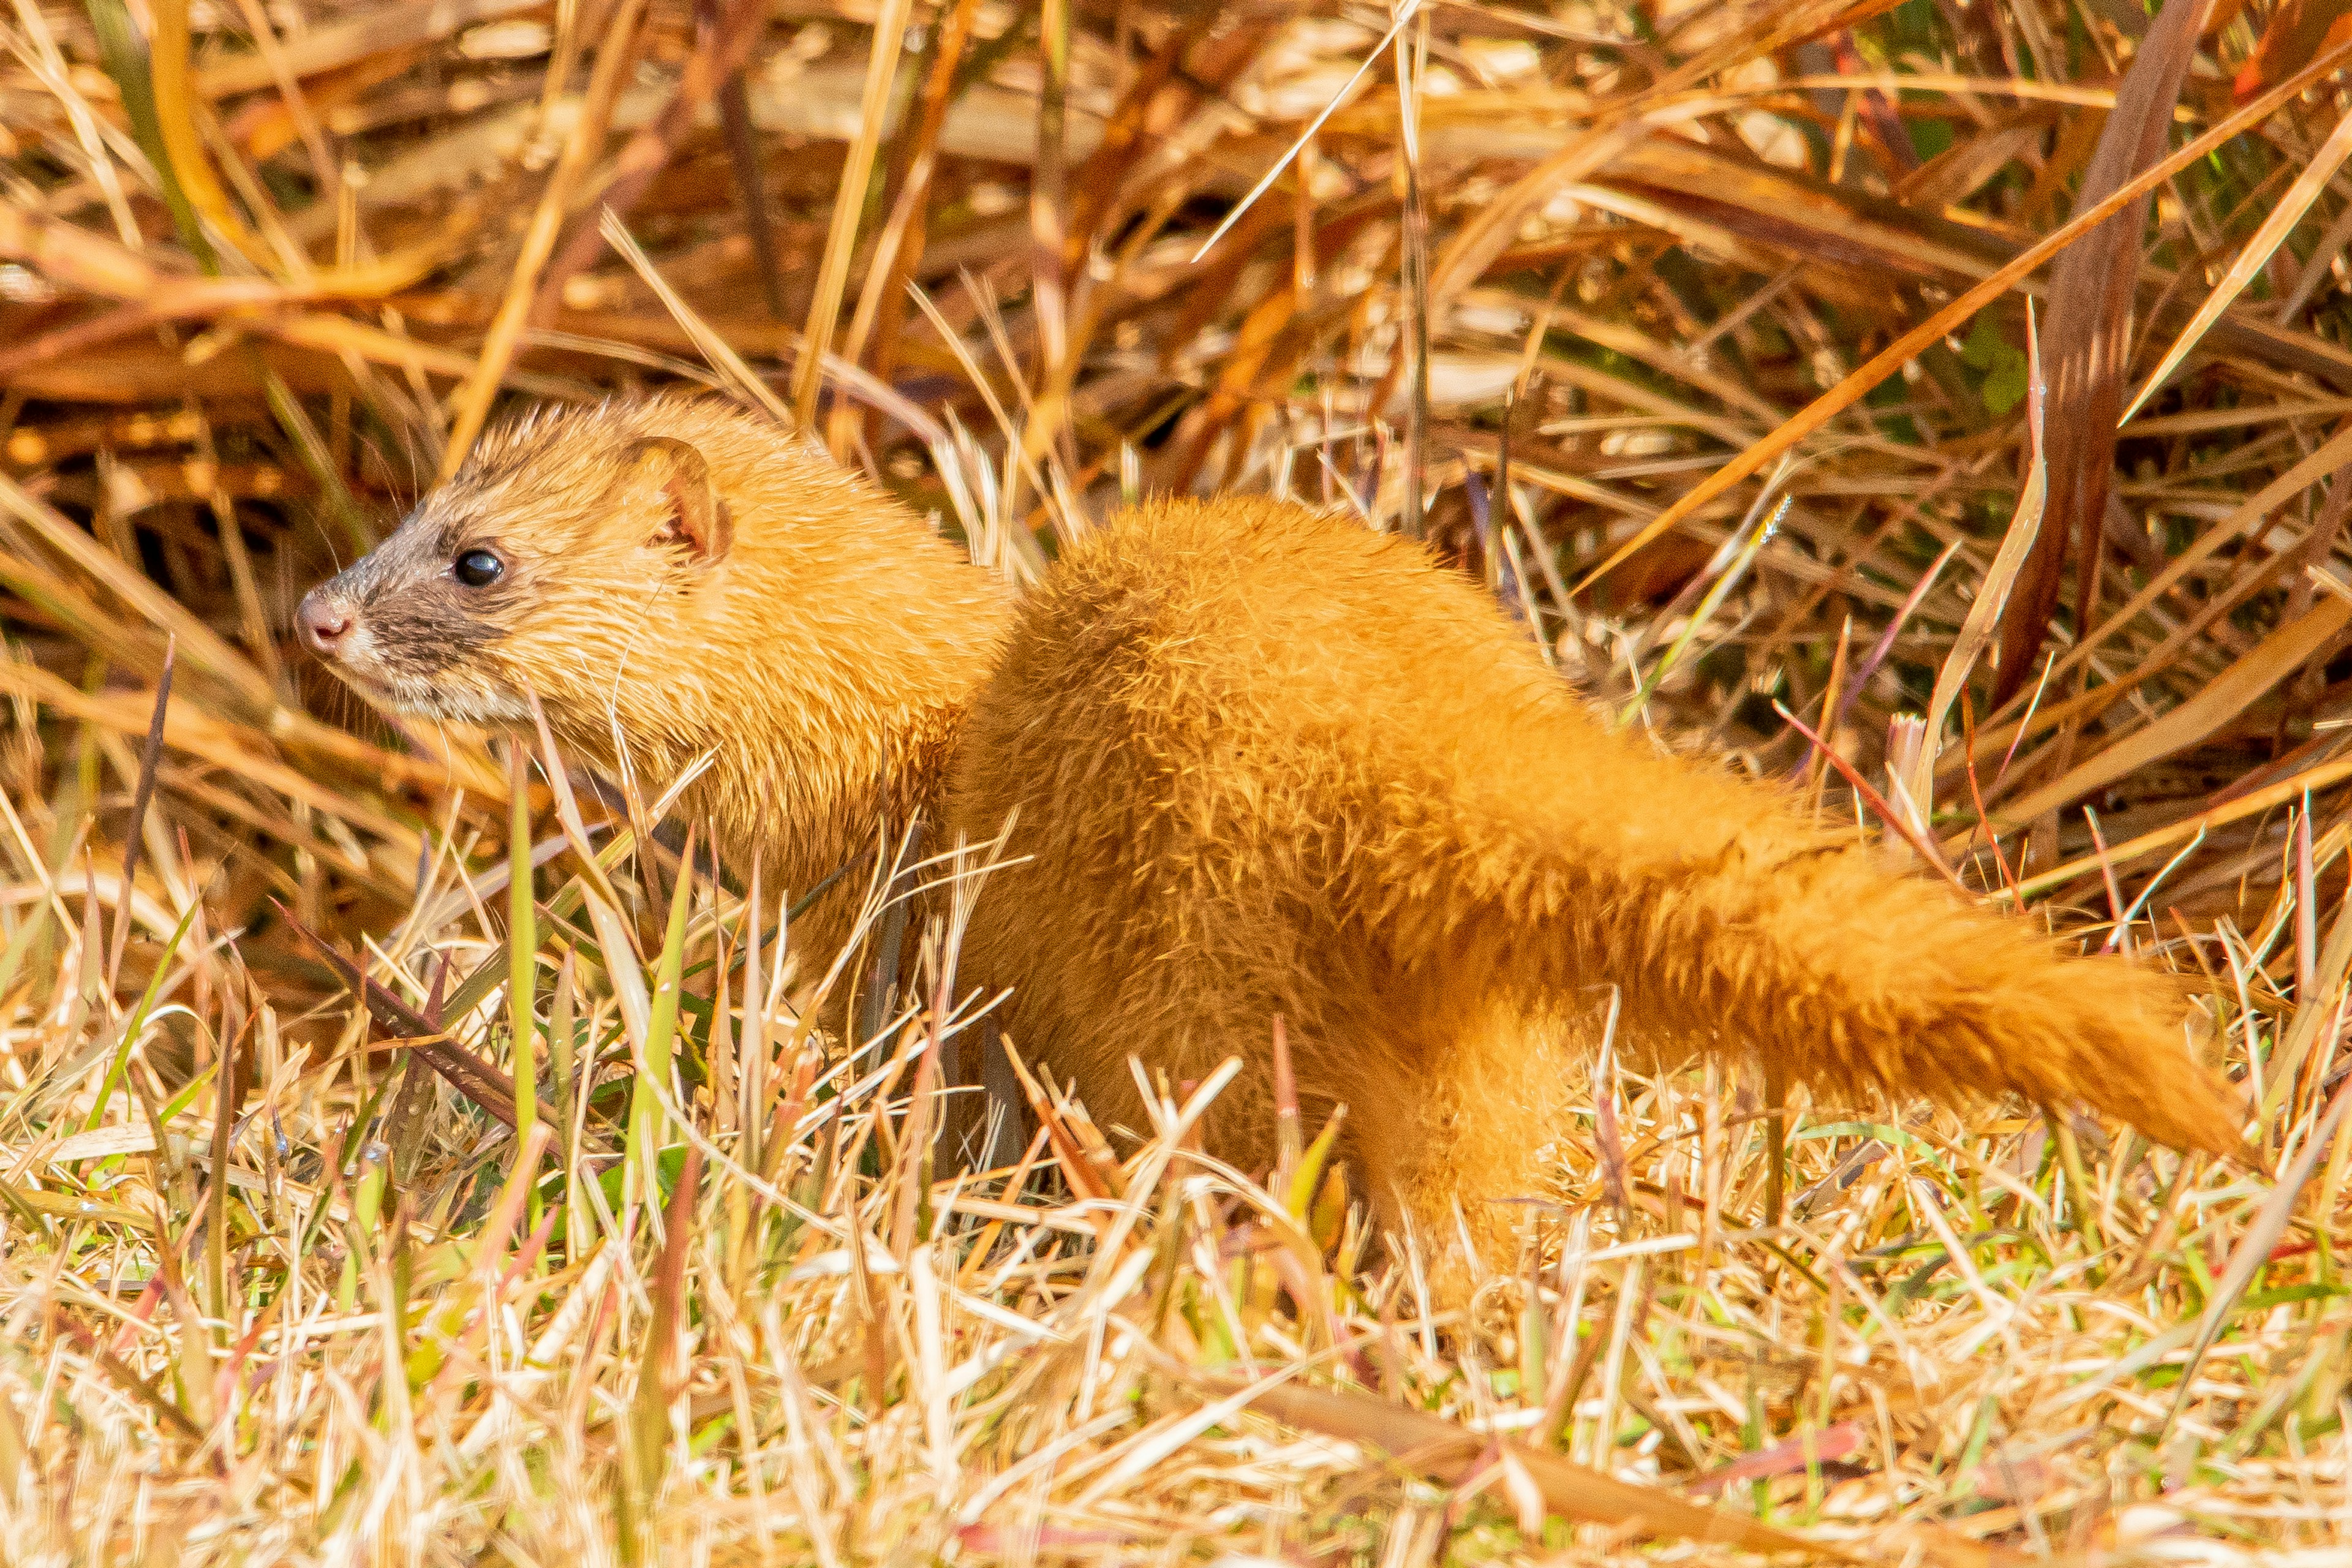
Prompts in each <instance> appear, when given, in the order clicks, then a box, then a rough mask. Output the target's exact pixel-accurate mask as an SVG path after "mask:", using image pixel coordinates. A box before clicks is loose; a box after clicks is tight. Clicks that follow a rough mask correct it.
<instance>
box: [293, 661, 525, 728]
mask: <svg viewBox="0 0 2352 1568" xmlns="http://www.w3.org/2000/svg"><path fill="white" fill-rule="evenodd" d="M328 668H331V669H332V670H333V671H334V672H335V675H336V677H337V678H338V679H341V681H342V682H343V684H344V685H346V686H349V687H350V688H351V689H352V690H354V691H356V692H358V693H359V694H360V695H361V696H362V697H364V698H367V699H368V700H370V701H373V702H375V703H377V704H379V705H381V706H383V707H385V708H389V709H391V710H393V711H394V712H395V713H398V714H401V715H402V716H404V717H405V718H411V719H437V720H440V721H443V722H444V723H451V724H529V723H530V721H531V717H530V704H528V703H526V702H524V701H523V700H521V699H520V698H519V697H517V696H516V695H515V694H514V693H512V692H510V691H508V690H506V689H503V688H500V687H498V686H493V685H492V684H490V683H489V682H488V681H486V680H478V679H477V680H467V679H450V678H449V677H448V676H446V674H445V675H443V676H441V677H439V678H437V679H430V680H427V679H418V678H417V677H415V676H404V675H394V674H391V673H389V672H380V671H373V670H364V669H355V668H352V667H351V666H349V665H346V664H340V663H339V664H332V665H330V666H329V667H328Z"/></svg>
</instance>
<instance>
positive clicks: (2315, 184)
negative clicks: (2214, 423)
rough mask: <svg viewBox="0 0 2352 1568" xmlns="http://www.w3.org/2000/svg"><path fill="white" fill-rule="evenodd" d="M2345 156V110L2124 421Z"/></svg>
mask: <svg viewBox="0 0 2352 1568" xmlns="http://www.w3.org/2000/svg"><path fill="white" fill-rule="evenodd" d="M2347 157H2352V113H2347V114H2346V115H2345V116H2344V117H2343V118H2342V119H2340V120H2338V121H2336V129H2335V130H2333V131H2331V132H2328V133H2327V140H2326V142H2323V143H2322V144H2321V146H2320V148H2319V151H2318V152H2316V153H2313V154H2312V155H2311V162H2310V163H2306V164H2305V165H2304V168H2303V172H2302V173H2301V174H2297V175H2296V176H2295V179H2294V184H2292V185H2290V186H2288V187H2287V192H2286V195H2283V196H2281V197H2280V198H2279V202H2278V205H2276V206H2274V207H2273V208H2272V209H2271V211H2270V216H2267V217H2265V218H2263V223H2262V226H2261V227H2260V228H2257V229H2256V230H2254V232H2253V234H2252V237H2250V238H2248V239H2247V241H2246V243H2245V246H2244V247H2243V248H2242V249H2241V250H2240V251H2239V252H2238V258H2237V259H2236V260H2235V261H2232V262H2231V264H2230V270H2229V271H2228V272H2226V273H2224V274H2223V275H2222V278H2221V282H2219V283H2217V284H2215V285H2214V286H2213V291H2212V292H2211V293H2210V294H2208V295H2206V296H2205V302H2204V303H2203V304H2201V305H2200V306H2198V307H2197V314H2196V315H2195V316H2193V317H2191V318H2190V319H2189V324H2188V325H2187V326H2186V327H2183V328H2182V329H2181V330H2180V335H2179V337H2177V338H2175V339H2173V340H2172V346H2171V347H2170V348H2168V349H2167V350H2166V351H2165V353H2164V358H2163V359H2162V360H2161V361H2160V362H2158V364H2157V367H2156V368H2155V369H2154V370H2152V371H2150V372H2148V374H2147V380H2146V381H2144V382H2142V383H2140V388H2139V392H2138V394H2137V395H2136V396H2134V397H2133V398H2132V400H2131V406H2129V407H2128V408H2126V409H2125V410H2124V417H2125V418H2126V419H2129V418H2130V417H2131V416H2133V415H2135V414H2137V413H2138V412H2139V411H2140V409H2141V408H2142V407H2144V406H2145V405H2147V400H2148V399H2149V398H2150V397H2153V396H2154V395H2156V392H2157V389H2158V387H2161V386H2162V385H2163V384H2165V381H2166V379H2167V378H2168V377H2169V376H2170V375H2171V374H2172V373H2173V371H2174V370H2176V369H2177V368H2179V364H2180V362H2181V361H2182V360H2185V359H2187V358H2188V357H2189V350H2191V349H2193V348H2195V347H2196V346H2197V343H2198V341H2199V340H2200V339H2201V338H2202V337H2204V335H2205V333H2206V331H2207V330H2208V329H2209V328H2210V327H2211V326H2212V325H2213V323H2214V322H2216V321H2220V320H2221V312H2222V311H2224V310H2228V309H2229V308H2230V306H2231V303H2233V302H2234V301H2235V300H2237V298H2238V296H2239V295H2240V294H2241V293H2242V292H2243V291H2244V289H2245V287H2246V285H2247V284H2249V283H2251V282H2252V281H2253V279H2254V274H2256V273H2257V272H2260V271H2261V270H2262V269H2263V267H2264V266H2265V265H2266V264H2267V263H2268V262H2269V261H2270V258H2271V255H2272V253H2273V251H2275V250H2277V249H2278V247H2280V246H2281V245H2282V244H2284V243H2285V240H2286V237H2287V236H2288V235H2290V234H2292V233H2294V226H2295V225H2296V224H2299V223H2301V222H2302V221H2303V216H2304V214H2305V213H2306V212H2308V211H2310V210H2311V205H2312V203H2314V202H2315V201H2317V200H2318V199H2319V193H2320V192H2322V191H2324V190H2326V188H2327V183H2328V181H2330V180H2332V179H2334V178H2335V177H2336V170H2338V169H2340V168H2342V167H2343V166H2344V161H2345V159H2346V158H2347Z"/></svg>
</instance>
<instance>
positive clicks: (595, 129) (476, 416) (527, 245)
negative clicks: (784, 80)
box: [441, 0, 646, 481]
mask: <svg viewBox="0 0 2352 1568" xmlns="http://www.w3.org/2000/svg"><path fill="white" fill-rule="evenodd" d="M645 8H646V0H620V3H619V4H618V5H616V6H615V7H614V12H613V16H612V19H611V20H610V21H609V22H607V23H606V24H605V26H604V42H603V43H602V44H600V45H599V46H598V47H597V50H596V64H595V65H594V67H593V68H591V70H590V71H589V73H588V91H587V93H586V95H585V97H583V99H582V100H581V104H580V113H579V118H578V119H576V120H574V121H572V134H571V135H570V136H568V137H566V138H565V139H564V142H563V153H562V156H561V157H559V158H558V159H557V160H556V163H555V172H554V173H553V174H550V175H549V176H548V179H547V188H546V189H545V190H543V191H541V193H540V195H539V205H538V206H537V207H536V208H534V209H533V210H532V212H531V215H530V227H529V228H528V229H526V230H524V231H523V237H522V251H521V254H520V255H519V256H517V257H516V258H515V261H514V266H513V268H512V269H511V270H510V271H509V273H508V274H507V290H506V295H505V297H504V298H503V299H501V300H499V313H498V314H497V315H496V316H495V317H493V318H492V319H491V321H490V330H489V332H488V335H487V336H486V337H484V339H483V340H482V350H481V353H480V355H479V356H478V358H477V359H476V360H475V362H474V371H473V374H472V375H471V376H469V377H468V378H467V382H466V384H465V385H464V386H463V387H461V388H460V389H459V390H458V393H457V416H456V417H455V418H454V419H453V420H452V421H451V424H450V429H449V440H448V444H447V445H446V447H443V449H442V453H441V478H442V479H443V480H444V481H446V480H447V479H450V478H452V477H453V476H454V475H455V474H456V473H457V469H458V468H459V466H460V465H462V464H463V463H464V462H465V460H466V456H467V453H469V452H471V451H472V450H473V447H474V437H477V436H478V435H480V434H481V433H482V426H483V424H484V422H485V421H487V420H488V418H489V416H490V400H491V399H492V398H494V397H496V396H497V395H498V391H499V384H500V383H501V382H502V381H503V380H504V379H505V377H506V373H507V366H508V365H509V364H510V363H513V360H514V353H515V348H516V346H517V344H518V343H520V341H521V339H522V332H523V329H524V328H525V327H526V326H528V325H529V324H530V312H531V305H532V302H533V301H534V300H535V299H536V297H537V292H538V288H539V274H540V268H542V267H544V266H546V265H547V258H549V257H550V256H551V255H553V254H554V251H555V242H556V240H557V239H559V238H560V237H562V232H563V220H564V217H565V216H566V215H567V214H568V213H569V212H570V210H571V205H572V191H573V189H574V188H575V187H576V186H577V185H578V184H580V181H581V179H582V178H583V176H584V175H586V174H587V173H588V169H589V165H590V164H591V163H593V162H594V160H595V157H596V154H597V153H600V152H602V151H603V150H604V132H605V130H606V128H607V126H608V125H609V124H610V123H611V121H612V116H613V100H614V97H615V96H616V95H617V94H618V93H619V91H620V88H621V79H622V73H623V71H624V70H625V68H627V66H628V63H629V62H630V61H631V60H632V59H634V58H635V54H636V42H637V34H638V28H637V19H638V17H640V16H643V15H644V13H645Z"/></svg>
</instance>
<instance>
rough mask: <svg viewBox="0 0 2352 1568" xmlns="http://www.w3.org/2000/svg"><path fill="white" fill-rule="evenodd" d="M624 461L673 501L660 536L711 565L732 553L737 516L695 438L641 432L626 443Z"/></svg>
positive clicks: (633, 475) (629, 472) (630, 472)
mask: <svg viewBox="0 0 2352 1568" xmlns="http://www.w3.org/2000/svg"><path fill="white" fill-rule="evenodd" d="M621 466H622V470H623V472H624V473H625V475H626V476H627V477H628V478H629V479H634V480H638V481H641V482H644V483H646V484H649V485H652V486H655V487H656V488H658V489H660V491H661V493H662V496H663V499H664V500H666V501H667V506H668V511H667V516H666V517H665V518H664V520H663V521H662V525H661V527H660V528H659V529H657V530H656V531H655V533H654V538H655V539H656V540H657V541H661V542H668V543H676V544H683V545H685V546H686V547H687V549H688V551H689V552H692V553H693V554H694V556H695V557H696V559H698V560H699V561H701V562H702V563H704V564H706V565H715V564H717V563H719V562H720V561H723V560H725V559H726V558H727V552H728V550H729V548H730V546H732V545H733V544H734V542H735V520H734V519H733V518H732V517H731V516H730V515H729V514H728V510H727V503H726V502H725V501H723V500H720V499H719V491H718V490H717V489H715V488H714V487H713V486H712V485H711V483H710V465H709V463H707V462H705V461H703V458H702V454H701V453H700V452H699V451H698V450H697V449H696V448H695V447H694V446H693V445H692V444H691V443H690V442H686V441H681V440H679V439H678V438H677V437H675V436H640V437H637V439H635V440H634V441H632V442H630V443H629V444H628V445H627V446H626V447H623V448H622V450H621Z"/></svg>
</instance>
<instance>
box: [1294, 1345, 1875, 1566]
mask: <svg viewBox="0 0 2352 1568" xmlns="http://www.w3.org/2000/svg"><path fill="white" fill-rule="evenodd" d="M1249 1408H1251V1409H1253V1410H1255V1411H1256V1412H1257V1413H1258V1414H1259V1415H1269V1416H1272V1417H1273V1418H1274V1419H1276V1420H1277V1421H1281V1422H1283V1423H1285V1424H1286V1425H1289V1426H1303V1427H1305V1428H1306V1429H1307V1430H1308V1431H1310V1432H1321V1433H1323V1434H1325V1435H1326V1436H1333V1437H1338V1438H1340V1439H1342V1440H1344V1441H1347V1442H1351V1443H1360V1444H1363V1445H1365V1446H1367V1447H1374V1448H1378V1449H1380V1450H1381V1451H1383V1452H1385V1453H1388V1454H1391V1455H1393V1456H1395V1457H1396V1458H1400V1459H1403V1460H1407V1461H1409V1462H1410V1463H1411V1464H1412V1466H1413V1467H1414V1468H1418V1469H1421V1470H1423V1471H1425V1472H1427V1473H1428V1474H1430V1475H1433V1476H1436V1477H1438V1478H1439V1479H1442V1480H1445V1481H1449V1482H1451V1481H1457V1480H1459V1479H1462V1477H1464V1476H1465V1475H1466V1474H1467V1473H1468V1472H1469V1471H1470V1470H1471V1469H1472V1468H1474V1467H1475V1465H1476V1464H1477V1462H1478V1459H1479V1458H1480V1456H1481V1455H1483V1454H1485V1453H1486V1451H1487V1450H1488V1448H1489V1447H1502V1448H1505V1449H1507V1451H1509V1453H1510V1454H1511V1456H1512V1458H1515V1459H1517V1461H1518V1462H1519V1463H1520V1464H1521V1465H1523V1466H1525V1467H1526V1468H1527V1470H1528V1474H1529V1475H1530V1476H1531V1477H1533V1478H1534V1479H1535V1483H1536V1485H1537V1487H1538V1489H1541V1491H1542V1493H1543V1498H1544V1501H1545V1502H1546V1503H1547V1504H1548V1505H1549V1507H1551V1508H1552V1509H1553V1510H1556V1511H1558V1512H1559V1514H1561V1515H1562V1516H1563V1517H1565V1518H1568V1519H1571V1520H1585V1521H1593V1522H1596V1523H1601V1524H1615V1525H1625V1526H1631V1527H1633V1528H1635V1529H1637V1530H1639V1531H1642V1532H1643V1534H1646V1535H1651V1536H1656V1537H1663V1538H1665V1539H1670V1540H1679V1541H1702V1542H1725V1543H1727V1544H1730V1545H1735V1546H1739V1547H1743V1548H1745V1549H1747V1550H1748V1551H1751V1552H1804V1553H1807V1554H1808V1555H1811V1556H1817V1557H1830V1558H1837V1559H1847V1558H1848V1553H1847V1552H1845V1551H1844V1550H1843V1548H1840V1547H1837V1546H1833V1545H1830V1544H1828V1543H1826V1542H1816V1541H1808V1540H1807V1539H1805V1538H1804V1537H1802V1536H1800V1535H1792V1534H1790V1533H1789V1532H1788V1531H1783V1530H1776V1529H1774V1528H1773V1527H1772V1526H1770V1525H1769V1524H1764V1523H1761V1522H1759V1521H1756V1520H1753V1519H1747V1518H1742V1517H1741V1516H1739V1515H1738V1514H1734V1513H1727V1512H1724V1511H1721V1510H1716V1509H1711V1508H1706V1507H1704V1506H1702V1505H1700V1504H1698V1503H1695V1502H1692V1501H1690V1500H1688V1499H1686V1498H1681V1497H1676V1496H1675V1495H1674V1494H1673V1493H1671V1492H1667V1491H1663V1490H1659V1489H1653V1488H1649V1487H1643V1486H1636V1485H1634V1484H1633V1483H1632V1482H1629V1481H1621V1480H1619V1479H1617V1478H1616V1477H1614V1476H1610V1475H1603V1474H1602V1473H1601V1471H1599V1470H1595V1469H1590V1468H1586V1467H1584V1466H1582V1465H1579V1464H1575V1463H1572V1462H1570V1460H1567V1459H1563V1458H1560V1457H1559V1455H1557V1454H1551V1453H1547V1452H1544V1451H1542V1450H1540V1449H1537V1448H1530V1447H1527V1446H1526V1445H1524V1444H1520V1443H1516V1442H1511V1443H1504V1444H1500V1445H1496V1444H1494V1440H1493V1439H1491V1438H1488V1437H1484V1436H1479V1435H1478V1434H1476V1433H1475V1432H1471V1431H1469V1430H1467V1429H1465V1428H1464V1427H1462V1426H1456V1425H1455V1424H1454V1423H1453V1422H1451V1421H1448V1420H1446V1419H1445V1418H1444V1416H1442V1415H1428V1414H1425V1413H1423V1412H1422V1411H1418V1410H1408V1409H1404V1408H1402V1407H1400V1406H1398V1405H1389V1404H1386V1403H1383V1402H1381V1401H1378V1400H1374V1399H1370V1398H1367V1397H1365V1396H1363V1395H1361V1394H1345V1393H1340V1392H1338V1391H1334V1390H1328V1389H1320V1388H1300V1387H1297V1386H1276V1387H1271V1388H1262V1389H1260V1390H1258V1391H1257V1392H1256V1393H1255V1394H1254V1395H1253V1396H1252V1397H1251V1399H1250V1400H1249Z"/></svg>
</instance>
